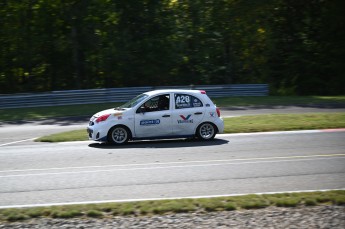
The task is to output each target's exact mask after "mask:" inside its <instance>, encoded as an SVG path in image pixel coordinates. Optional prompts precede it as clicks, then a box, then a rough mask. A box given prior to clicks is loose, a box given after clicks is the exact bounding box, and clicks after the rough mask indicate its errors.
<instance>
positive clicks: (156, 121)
mask: <svg viewBox="0 0 345 229" xmlns="http://www.w3.org/2000/svg"><path fill="white" fill-rule="evenodd" d="M160 123H161V120H159V119H152V120H141V121H140V126H152V125H159V124H160Z"/></svg>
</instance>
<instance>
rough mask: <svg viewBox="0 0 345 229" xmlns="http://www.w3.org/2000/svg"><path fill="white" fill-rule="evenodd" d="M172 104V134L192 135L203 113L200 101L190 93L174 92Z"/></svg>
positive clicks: (203, 109)
mask: <svg viewBox="0 0 345 229" xmlns="http://www.w3.org/2000/svg"><path fill="white" fill-rule="evenodd" d="M173 106H174V109H173V112H172V120H173V134H174V135H178V136H186V135H194V134H195V130H196V128H197V126H198V125H199V124H200V123H201V122H202V120H203V117H204V115H205V107H204V104H203V103H202V101H201V100H200V99H199V98H197V97H196V96H193V95H190V94H186V93H175V94H174V103H173Z"/></svg>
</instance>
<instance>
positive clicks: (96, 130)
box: [86, 122, 108, 142]
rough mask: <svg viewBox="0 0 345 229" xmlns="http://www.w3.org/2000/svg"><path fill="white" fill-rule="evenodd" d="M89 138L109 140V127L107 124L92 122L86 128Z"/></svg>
mask: <svg viewBox="0 0 345 229" xmlns="http://www.w3.org/2000/svg"><path fill="white" fill-rule="evenodd" d="M86 131H87V134H88V137H89V140H93V141H102V142H105V141H107V134H108V128H107V126H106V125H104V124H103V123H102V124H97V123H93V122H90V123H89V126H88V127H87V128H86Z"/></svg>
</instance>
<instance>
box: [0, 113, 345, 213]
mask: <svg viewBox="0 0 345 229" xmlns="http://www.w3.org/2000/svg"><path fill="white" fill-rule="evenodd" d="M276 111H277V110H276ZM333 111H334V110H333ZM242 112H243V111H242ZM251 112H253V111H251ZM305 112H307V111H305ZM305 112H302V113H305ZM338 112H343V110H341V111H339V110H338ZM271 113H272V112H271ZM283 113H287V112H283ZM290 113H291V112H290ZM222 114H223V116H227V115H226V111H225V112H224V111H223V112H222ZM235 115H236V114H235V112H234V111H231V112H230V113H229V116H235ZM42 122H45V124H43V123H42ZM49 122H50V124H49ZM63 122H64V121H62V120H60V122H58V121H57V120H44V121H41V122H35V123H20V124H19V123H17V124H16V123H12V124H2V126H1V128H0V136H1V143H0V208H4V207H10V206H33V205H51V204H60V203H92V202H102V201H103V202H107V201H126V200H136V199H139V200H141V199H157V198H175V197H195V196H219V195H220V196H221V195H234V194H243V193H263V192H284V191H299V190H324V189H344V188H345V179H344V178H345V141H344V140H345V130H344V129H340V130H322V131H317V130H316V131H292V132H272V133H256V134H227V135H218V136H217V139H215V140H214V141H211V142H199V141H186V140H179V139H178V140H164V141H142V142H134V143H130V144H128V145H126V146H122V147H115V146H111V145H104V144H98V143H94V142H89V141H86V142H71V143H58V144H50V143H35V142H33V141H32V140H30V139H31V138H34V137H38V136H41V135H42V134H46V133H51V132H54V131H62V130H66V129H73V128H80V127H83V128H85V126H84V125H81V123H78V122H74V125H70V123H68V122H67V121H66V123H65V124H63ZM47 127H48V129H47ZM49 127H51V128H49ZM1 131H2V132H1ZM9 132H10V133H11V136H12V137H8V138H6V133H9ZM7 136H9V135H7ZM4 139H5V140H4Z"/></svg>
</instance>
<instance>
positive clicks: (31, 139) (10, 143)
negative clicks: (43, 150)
mask: <svg viewBox="0 0 345 229" xmlns="http://www.w3.org/2000/svg"><path fill="white" fill-rule="evenodd" d="M36 138H37V137H36ZM36 138H29V139H24V140H20V141H15V142H9V143H5V144H1V145H0V146H7V145H13V144H16V143H21V142H27V141H33V140H35V139H36Z"/></svg>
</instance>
